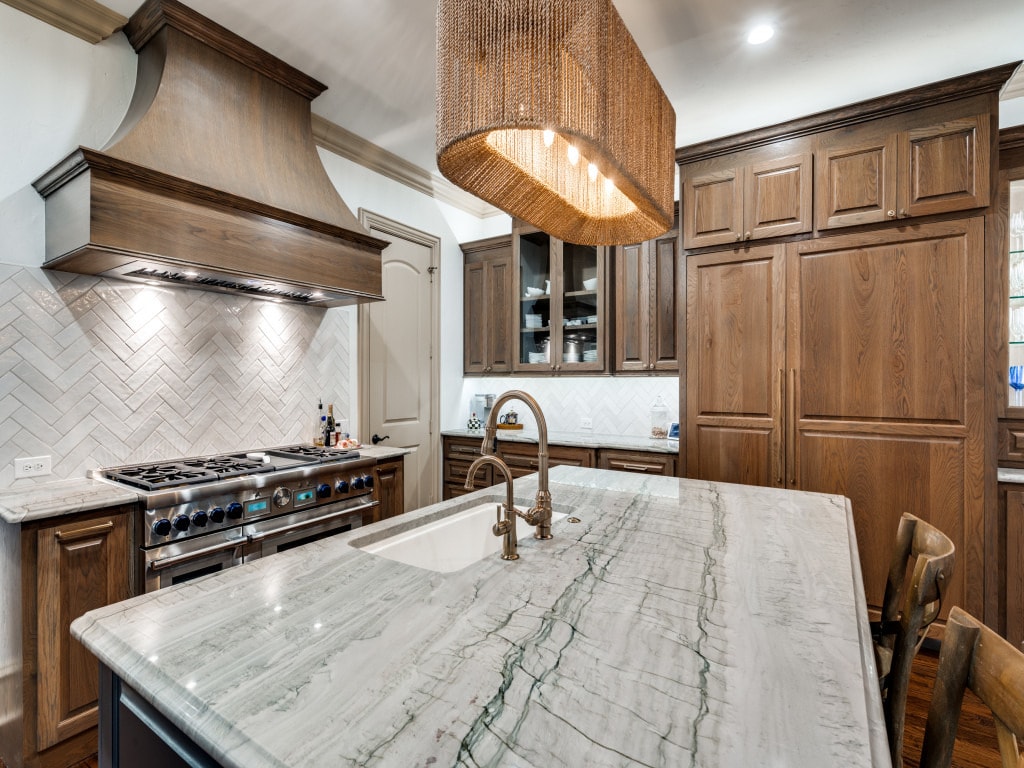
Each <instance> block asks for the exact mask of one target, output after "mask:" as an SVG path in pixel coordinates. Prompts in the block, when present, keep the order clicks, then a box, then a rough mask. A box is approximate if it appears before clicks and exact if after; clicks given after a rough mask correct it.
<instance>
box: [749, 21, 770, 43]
mask: <svg viewBox="0 0 1024 768" xmlns="http://www.w3.org/2000/svg"><path fill="white" fill-rule="evenodd" d="M774 34H775V28H774V27H773V26H772V25H771V24H758V25H757V26H756V27H754V28H753V29H752V30H750V34H748V35H747V42H748V43H750V44H751V45H760V44H761V43H764V42H767V41H769V40H771V39H772V35H774Z"/></svg>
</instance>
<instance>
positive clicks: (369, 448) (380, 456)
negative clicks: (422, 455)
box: [359, 445, 412, 461]
mask: <svg viewBox="0 0 1024 768" xmlns="http://www.w3.org/2000/svg"><path fill="white" fill-rule="evenodd" d="M410 453H412V449H410V448H396V447H392V446H383V445H364V446H362V447H361V448H360V449H359V455H360V456H361V457H364V456H365V457H366V458H368V459H376V460H377V461H386V460H387V459H394V458H397V457H399V456H407V455H408V454H410Z"/></svg>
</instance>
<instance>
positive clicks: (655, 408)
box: [651, 395, 668, 440]
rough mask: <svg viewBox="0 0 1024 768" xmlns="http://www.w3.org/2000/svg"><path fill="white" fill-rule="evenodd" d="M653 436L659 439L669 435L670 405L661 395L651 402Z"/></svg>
mask: <svg viewBox="0 0 1024 768" xmlns="http://www.w3.org/2000/svg"><path fill="white" fill-rule="evenodd" d="M651 437H652V438H656V439H659V440H664V439H665V438H666V437H668V406H667V405H665V401H664V400H663V399H662V397H661V395H658V396H657V397H656V398H654V402H653V403H651Z"/></svg>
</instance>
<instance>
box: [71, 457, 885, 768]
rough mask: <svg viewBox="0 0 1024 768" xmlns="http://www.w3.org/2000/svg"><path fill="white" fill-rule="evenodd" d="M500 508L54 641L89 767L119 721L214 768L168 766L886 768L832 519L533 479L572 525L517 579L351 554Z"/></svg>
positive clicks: (108, 618)
mask: <svg viewBox="0 0 1024 768" xmlns="http://www.w3.org/2000/svg"><path fill="white" fill-rule="evenodd" d="M502 490H503V489H502V487H500V486H498V487H494V488H488V489H486V490H483V491H479V492H477V493H474V494H470V495H468V496H463V497H461V498H459V499H455V500H451V501H447V502H443V503H441V504H438V505H434V506H432V507H428V508H425V509H423V510H419V511H417V512H413V513H409V514H406V515H404V516H402V517H401V518H396V519H393V520H387V521H384V522H382V523H379V524H376V525H373V526H369V527H364V528H361V529H357V530H355V531H353V532H351V533H349V534H344V535H342V536H337V537H333V538H330V539H326V540H324V541H321V542H316V543H313V544H309V545H307V546H305V547H302V548H299V549H296V550H292V551H289V552H285V553H281V554H278V555H274V556H272V557H267V558H263V559H261V560H257V561H255V562H253V563H251V564H247V565H244V566H241V567H238V568H233V569H230V570H228V571H225V572H223V573H220V574H215V575H211V576H208V577H205V578H202V579H199V580H197V581H194V582H190V583H186V584H181V585H178V586H176V587H171V588H168V589H165V590H161V591H158V592H155V593H152V594H150V595H145V596H141V597H138V598H134V599H132V600H129V601H126V602H123V603H120V604H118V605H113V606H109V607H107V608H103V609H99V610H96V611H92V612H90V613H88V614H86V615H85V616H83V617H81V618H80V619H78V620H77V621H76V622H75V623H74V625H73V632H74V633H75V635H76V636H77V637H78V638H79V639H81V640H82V642H83V643H85V645H86V646H87V647H88V648H89V649H90V650H92V651H93V652H94V653H95V654H96V655H97V656H98V657H99V659H100V661H101V662H102V664H103V665H104V666H105V667H106V668H108V669H109V670H110V672H111V674H110V675H109V676H108V677H106V678H105V680H106V691H105V693H106V694H107V696H108V698H109V700H108V702H107V703H108V705H110V704H114V703H116V702H115V700H116V699H118V697H119V696H120V705H119V706H108V708H107V711H106V712H105V715H106V716H108V718H107V722H106V723H104V722H103V718H102V717H101V766H102V765H103V761H104V760H106V759H107V758H108V755H107V754H105V752H107V753H109V752H110V751H111V750H113V749H115V748H116V747H117V745H118V742H117V740H116V739H112V733H114V732H116V731H112V730H110V728H109V726H110V719H109V715H110V714H111V712H114V713H116V712H118V711H119V710H120V711H124V710H125V709H126V708H127V709H132V707H133V706H134V707H135V709H136V710H137V711H141V712H143V713H145V712H147V711H148V712H150V713H151V714H152V715H153V717H154V718H155V720H154V722H156V723H157V726H158V728H159V729H162V730H163V731H164V737H165V738H166V739H169V740H171V741H177V742H178V743H179V744H183V745H184V747H181V750H182V751H183V752H187V751H188V750H190V749H191V750H193V751H194V753H195V754H203V755H208V756H210V757H211V758H212V762H210V763H206V762H203V761H204V760H205V756H204V757H203V758H202V760H194V761H193V762H191V763H187V762H181V763H180V764H182V765H185V764H194V765H206V764H219V765H223V766H237V767H238V768H242V767H244V768H263V767H264V766H280V767H282V768H284V767H287V768H300V767H302V766H323V767H324V768H335V767H336V766H349V765H352V766H356V765H359V766H363V765H367V766H373V765H378V766H431V765H436V766H442V765H444V766H448V765H507V766H537V767H538V768H541V767H543V768H550V767H552V766H584V765H586V766H625V765H648V766H673V767H675V766H743V767H744V768H747V767H750V766H781V765H785V766H794V767H795V766H825V765H828V766H832V765H836V766H839V765H842V766H888V765H889V759H888V752H887V748H886V744H885V731H884V724H883V721H882V716H881V705H880V702H879V694H878V686H877V682H876V676H875V669H874V664H873V661H872V656H871V643H870V638H869V636H868V631H867V614H866V608H865V602H864V595H863V587H862V581H861V575H860V572H859V565H858V557H857V551H856V541H855V537H854V532H853V524H852V518H851V514H850V508H849V504H848V503H847V501H846V500H845V499H843V498H841V497H837V496H825V495H817V494H808V493H795V492H788V491H784V490H777V489H770V488H757V487H751V486H738V485H725V484H716V483H708V482H704V481H694V480H680V479H676V478H666V477H647V476H641V475H631V474H624V473H617V472H606V471H601V470H590V469H578V468H571V467H556V468H554V469H552V470H551V493H552V498H553V503H554V507H555V511H556V512H559V511H562V512H567V513H569V514H570V515H572V516H574V517H575V518H578V519H579V522H572V519H573V517H570V518H567V519H562V520H560V521H558V522H556V523H555V524H554V526H553V533H554V539H552V540H550V541H537V540H534V539H532V538H529V537H527V538H524V539H523V540H522V541H521V542H520V545H519V554H520V559H519V560H518V561H515V562H505V561H502V560H500V559H499V558H498V557H497V556H496V555H495V556H490V557H486V558H485V559H483V560H480V561H479V562H476V563H474V564H472V565H469V566H467V567H465V568H463V569H462V570H459V571H455V572H453V573H437V572H434V571H428V570H423V569H420V568H415V567H412V566H408V565H403V564H401V563H398V562H393V561H391V560H389V559H385V558H383V557H380V556H377V555H372V554H368V553H366V552H363V551H360V550H359V549H358V548H357V547H356V546H352V545H353V544H355V545H361V544H364V543H368V542H371V541H375V540H380V539H383V538H385V537H387V536H390V535H392V534H394V533H396V532H398V531H405V530H409V529H411V528H413V527H415V526H417V525H420V524H424V523H427V522H429V521H433V520H437V519H440V518H442V517H445V516H448V515H451V514H453V513H454V512H455V511H457V510H462V509H465V508H467V507H470V506H474V505H477V504H479V503H481V501H486V500H492V499H494V500H497V499H501V498H503V493H502ZM534 490H535V485H534V484H532V483H531V481H530V479H529V478H528V479H525V480H521V481H519V482H517V483H516V488H515V491H516V497H517V499H519V500H520V501H522V502H523V506H527V505H528V501H527V500H528V499H530V498H531V497H532V493H533V491H534ZM520 528H521V531H528V529H527V528H526V526H525V525H524V524H523V523H520ZM133 702H134V704H133ZM104 734H105V735H104ZM168 734H170V736H168ZM128 764H131V763H130V762H124V761H123V760H122V762H121V765H128ZM168 764H171V763H168Z"/></svg>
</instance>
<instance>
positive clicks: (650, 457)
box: [597, 448, 676, 477]
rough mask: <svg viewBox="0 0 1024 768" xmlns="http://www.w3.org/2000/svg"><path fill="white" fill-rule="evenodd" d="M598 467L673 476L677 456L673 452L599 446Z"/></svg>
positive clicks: (642, 473)
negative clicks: (628, 449) (625, 449)
mask: <svg viewBox="0 0 1024 768" xmlns="http://www.w3.org/2000/svg"><path fill="white" fill-rule="evenodd" d="M597 468H598V469H611V470H615V471H617V472H635V473H638V474H641V475H665V476H668V477H672V476H674V475H675V473H676V457H675V456H674V455H673V454H671V453H655V452H654V451H624V450H620V449H618V448H598V449H597Z"/></svg>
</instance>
